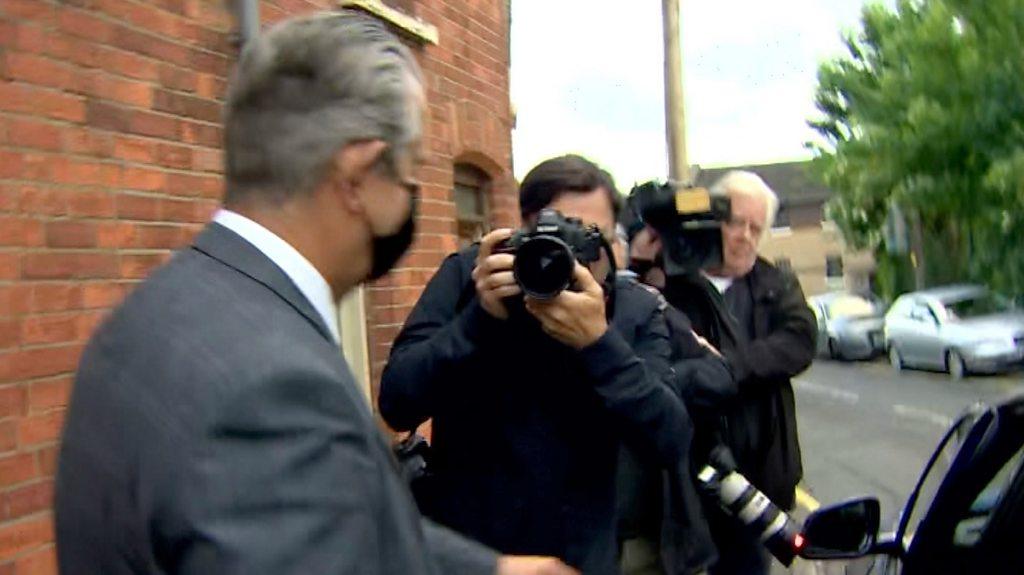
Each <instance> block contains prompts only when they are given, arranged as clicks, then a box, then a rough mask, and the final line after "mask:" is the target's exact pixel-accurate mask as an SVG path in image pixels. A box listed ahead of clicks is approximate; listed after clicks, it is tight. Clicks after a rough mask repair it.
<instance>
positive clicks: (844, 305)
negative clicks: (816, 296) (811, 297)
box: [826, 295, 877, 319]
mask: <svg viewBox="0 0 1024 575" xmlns="http://www.w3.org/2000/svg"><path fill="white" fill-rule="evenodd" d="M826 310H827V311H826V313H828V317H829V318H830V319H836V318H859V317H871V316H873V315H876V314H877V310H876V308H875V304H873V303H872V302H871V301H869V300H867V299H865V298H862V297H860V296H856V295H846V296H840V297H837V298H835V299H833V300H832V301H830V302H829V303H828V304H827V306H826Z"/></svg>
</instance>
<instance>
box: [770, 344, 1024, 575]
mask: <svg viewBox="0 0 1024 575" xmlns="http://www.w3.org/2000/svg"><path fill="white" fill-rule="evenodd" d="M793 389H794V391H795V392H796V403H797V420H798V425H799V426H800V447H801V450H802V452H803V463H804V480H803V484H802V485H801V488H800V489H799V490H798V508H797V509H795V510H794V512H793V515H794V516H796V517H797V518H798V519H803V518H804V517H806V516H807V514H808V513H809V512H810V511H812V510H813V509H814V508H815V507H817V506H818V505H829V504H832V503H838V502H840V501H843V500H846V499H849V498H852V497H858V496H863V495H873V496H875V497H877V498H878V499H879V501H880V502H881V505H882V529H883V530H887V529H888V528H889V527H890V526H892V525H893V523H894V522H895V520H896V518H897V517H898V516H899V513H900V511H902V509H903V505H904V504H905V503H906V500H907V497H908V496H909V495H910V492H911V491H912V490H913V489H914V485H915V484H916V482H917V480H918V478H919V477H920V476H921V473H922V471H923V470H924V465H925V463H926V462H927V461H928V457H929V456H931V454H932V452H933V451H934V450H935V446H936V445H937V444H938V442H939V440H940V439H941V438H942V434H943V433H944V432H945V431H946V429H947V428H948V427H949V424H950V423H952V421H953V420H954V419H955V418H956V416H957V415H958V414H959V413H960V412H961V411H962V410H963V409H964V408H966V407H968V406H969V405H971V404H973V403H974V402H977V401H981V402H986V403H987V402H991V401H994V400H997V399H999V398H1001V397H1004V396H1006V395H1007V394H1011V393H1015V392H1016V393H1021V392H1024V375H1022V374H1021V373H1020V372H1016V373H1011V374H1006V375H996V376H973V377H969V378H967V379H964V380H962V381H953V380H951V379H950V378H949V376H948V375H947V374H944V373H930V372H923V371H903V372H900V373H897V372H896V371H895V370H893V368H892V367H890V366H889V364H888V362H887V361H885V358H881V359H879V360H876V361H871V362H837V361H831V360H828V359H820V358H819V359H817V360H815V362H814V365H812V366H811V368H810V369H808V370H807V371H806V372H805V373H803V374H802V375H801V376H799V377H798V378H796V379H795V380H794V381H793ZM841 565H842V562H838V563H830V562H828V561H803V560H800V559H797V560H796V562H795V563H794V564H793V565H792V567H791V568H789V569H785V568H783V567H782V565H780V564H778V563H776V564H775V565H774V566H773V569H772V573H773V575H822V574H831V573H841V572H843V571H842V569H841Z"/></svg>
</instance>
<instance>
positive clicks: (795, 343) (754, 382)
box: [666, 258, 817, 509]
mask: <svg viewBox="0 0 1024 575" xmlns="http://www.w3.org/2000/svg"><path fill="white" fill-rule="evenodd" d="M736 281H737V282H741V281H742V282H746V287H747V288H748V289H749V293H750V297H751V299H752V305H753V314H752V315H753V332H754V333H753V338H752V339H749V340H748V339H747V338H746V337H745V334H743V333H742V327H741V326H739V325H736V323H735V322H731V320H730V319H729V318H726V321H722V320H721V318H718V317H716V316H717V314H715V313H714V312H713V311H712V309H711V307H710V306H709V305H707V303H706V302H707V301H709V298H710V299H711V300H716V301H717V304H716V305H718V306H720V309H725V306H724V302H723V301H722V298H721V296H720V294H718V292H717V291H716V290H714V288H713V287H711V286H710V284H709V283H708V282H707V281H706V280H699V281H677V282H674V283H670V285H669V288H668V289H667V290H666V296H667V297H668V299H669V301H670V302H672V303H673V304H674V305H677V306H678V307H680V309H682V310H683V311H684V312H685V313H686V314H687V315H688V316H689V317H690V319H691V320H693V322H694V325H696V326H697V331H698V332H700V333H702V335H704V336H705V337H707V338H708V339H710V340H712V342H713V343H715V344H716V345H717V346H718V347H719V349H720V350H721V351H722V353H723V354H724V355H725V357H726V359H727V360H728V363H729V366H730V368H731V369H732V371H733V374H734V377H735V381H736V383H737V384H738V390H737V393H736V395H735V396H734V397H732V398H731V399H730V398H723V400H722V401H721V402H720V404H719V408H718V413H719V414H720V415H721V417H720V421H721V426H720V427H721V429H720V431H721V437H722V439H723V440H724V441H725V443H726V444H727V445H728V446H729V447H730V449H731V450H732V452H733V455H734V456H735V458H736V460H737V463H738V465H739V469H740V471H741V472H742V473H743V474H744V475H746V476H747V478H748V479H750V481H751V482H752V483H753V484H754V485H756V486H757V487H758V488H759V489H761V490H762V491H763V492H764V493H765V494H766V495H768V497H770V498H771V499H772V500H773V501H774V502H775V503H776V504H778V505H779V506H780V507H783V508H787V509H788V508H791V507H792V506H793V504H794V497H795V488H796V485H797V484H798V483H799V481H800V479H801V478H802V476H803V467H802V463H801V457H800V443H799V439H798V437H797V422H796V405H795V401H794V397H793V387H792V384H791V383H790V378H792V377H793V376H796V375H797V374H799V373H801V372H802V371H804V370H805V369H807V367H808V366H809V365H810V364H811V361H812V360H813V358H814V351H815V343H816V342H815V340H816V337H817V326H816V322H815V319H814V314H813V312H811V310H810V308H808V307H807V302H806V300H805V298H804V294H803V290H801V288H800V284H799V282H798V281H797V279H796V278H795V277H794V276H793V275H792V274H789V273H785V272H782V271H781V270H779V269H778V268H776V267H775V266H773V265H771V264H770V263H768V262H767V261H765V260H764V259H762V258H758V260H757V262H756V263H755V264H754V268H753V269H752V270H751V271H750V273H748V274H747V275H746V276H744V277H742V278H739V279H737V280H736ZM703 447H705V446H704V445H702V448H703ZM701 450H703V449H701Z"/></svg>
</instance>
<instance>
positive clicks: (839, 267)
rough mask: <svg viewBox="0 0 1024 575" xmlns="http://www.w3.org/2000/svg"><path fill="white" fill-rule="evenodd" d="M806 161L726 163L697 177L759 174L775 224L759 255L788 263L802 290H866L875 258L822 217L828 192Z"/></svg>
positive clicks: (705, 182)
mask: <svg viewBox="0 0 1024 575" xmlns="http://www.w3.org/2000/svg"><path fill="white" fill-rule="evenodd" d="M809 167H810V165H809V162H785V163H778V164H763V165H756V166H729V167H721V168H714V169H706V170H702V171H701V172H700V175H699V176H698V183H699V184H700V185H703V186H710V185H711V184H713V183H714V182H715V180H717V179H718V178H719V177H721V176H722V175H724V174H725V173H726V172H728V171H730V170H749V171H752V172H754V173H756V174H758V175H759V176H761V177H762V178H763V179H764V180H765V182H767V183H768V185H769V186H771V188H772V189H773V190H775V193H776V194H778V196H779V202H780V207H779V214H778V216H777V217H776V219H775V226H774V227H773V228H772V230H771V231H770V232H769V234H768V237H767V238H765V240H764V242H763V243H762V244H761V255H762V256H764V257H765V258H766V259H768V260H769V261H771V262H774V263H775V264H777V265H779V266H782V267H789V268H791V269H792V270H793V271H794V272H795V273H796V275H797V277H798V278H799V279H800V285H801V286H803V289H804V293H805V294H806V295H807V296H812V295H817V294H820V293H824V292H827V291H832V290H837V289H847V290H850V291H854V292H865V291H869V290H870V287H871V275H872V273H873V272H874V269H875V263H874V258H872V257H871V254H870V253H868V252H856V251H852V250H849V249H847V248H846V245H845V243H844V242H843V238H842V235H841V234H840V233H839V230H838V229H837V228H836V226H835V225H834V224H833V223H832V222H829V221H827V220H826V218H825V202H827V201H828V199H829V198H830V197H831V195H832V192H831V190H829V189H828V188H827V187H825V186H824V185H823V184H821V183H819V182H818V181H817V180H816V179H815V178H814V177H813V176H812V175H811V174H810V172H809Z"/></svg>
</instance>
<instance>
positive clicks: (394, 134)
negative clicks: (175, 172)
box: [224, 10, 423, 205]
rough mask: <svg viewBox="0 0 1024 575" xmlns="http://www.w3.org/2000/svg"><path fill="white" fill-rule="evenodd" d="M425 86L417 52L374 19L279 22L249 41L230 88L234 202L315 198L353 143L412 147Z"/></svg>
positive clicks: (330, 16)
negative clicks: (313, 194)
mask: <svg viewBox="0 0 1024 575" xmlns="http://www.w3.org/2000/svg"><path fill="white" fill-rule="evenodd" d="M422 89H423V87H422V75H421V73H420V70H419V67H418V66H417V65H416V61H415V59H414V58H413V56H412V53H411V52H410V51H409V49H408V48H406V47H405V46H404V45H403V44H402V43H401V42H400V41H399V40H398V39H397V38H395V36H394V35H393V34H391V33H390V32H388V31H387V29H386V28H385V27H384V25H383V24H382V23H380V22H378V21H377V20H375V19H374V18H372V17H370V16H368V15H365V14H361V13H358V12H354V11H351V10H340V11H336V12H325V13H319V14H314V15H310V16H304V17H300V18H295V19H290V20H285V21H283V22H281V23H279V24H277V25H275V26H273V27H272V28H270V29H269V30H267V31H266V32H264V33H263V34H262V35H260V36H258V37H256V38H255V39H253V40H252V41H250V42H249V44H248V45H247V46H246V48H245V50H244V51H243V53H242V55H241V58H240V60H239V63H238V68H237V70H236V72H235V76H234V78H233V81H232V85H231V87H230V89H229V90H228V96H227V103H226V106H225V122H224V123H225V130H224V138H225V164H226V166H225V172H226V178H227V191H226V195H225V203H226V204H228V205H230V204H232V203H235V202H241V201H245V200H250V199H252V200H260V201H270V202H272V203H280V202H283V201H285V200H287V199H289V198H292V197H296V196H298V195H302V194H309V193H311V192H312V191H313V190H314V189H315V188H316V186H317V184H318V183H319V182H321V181H322V180H323V178H324V177H325V176H326V175H327V173H328V169H329V167H330V165H331V162H332V160H333V158H334V156H335V154H337V152H338V151H339V150H340V149H342V148H343V147H344V146H345V145H347V144H350V143H353V142H358V141H365V140H383V141H384V142H386V143H388V144H389V145H391V146H392V148H397V149H401V148H402V147H404V146H407V145H408V144H409V143H410V142H412V141H414V140H416V139H417V138H419V137H420V135H421V133H422V130H423V127H422V117H421V111H420V103H419V101H418V99H417V97H416V95H417V93H420V94H421V93H422V92H417V91H421V90H422ZM392 153H397V152H396V150H395V149H393V150H392Z"/></svg>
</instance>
